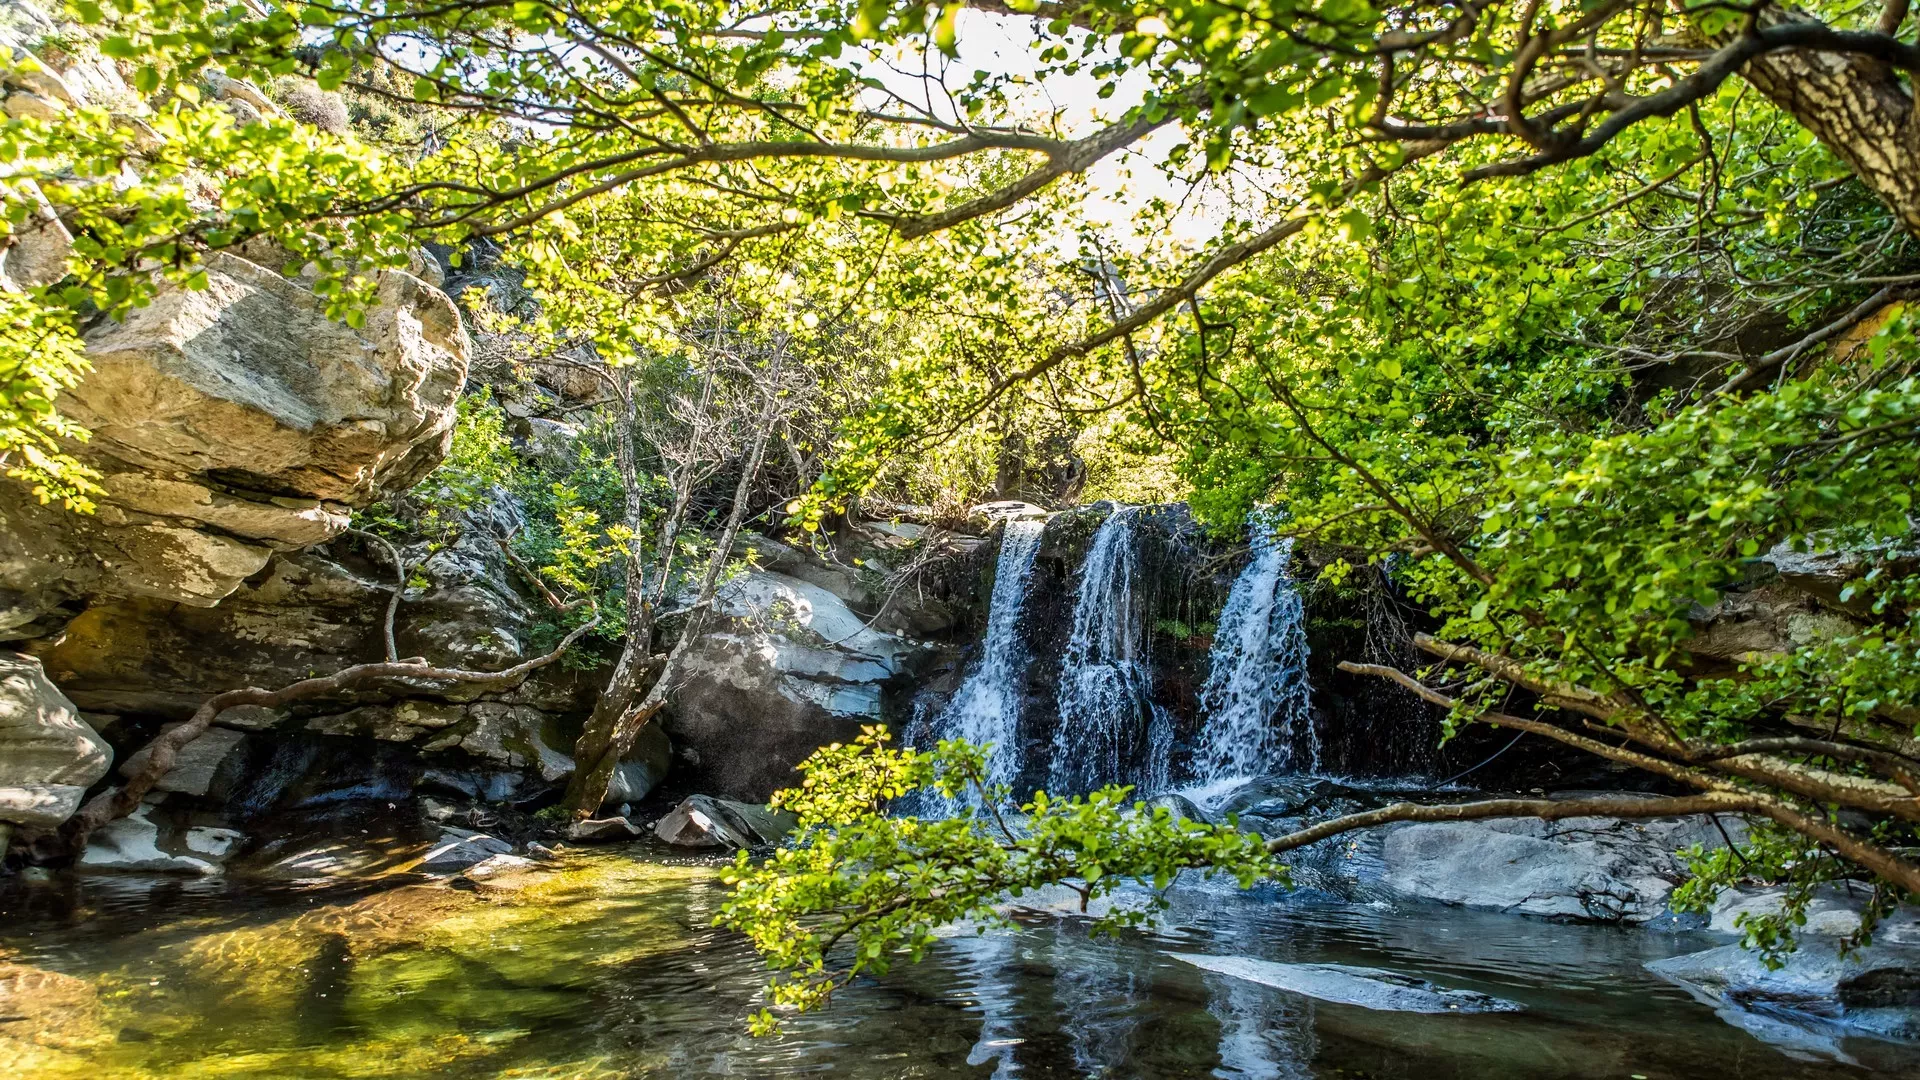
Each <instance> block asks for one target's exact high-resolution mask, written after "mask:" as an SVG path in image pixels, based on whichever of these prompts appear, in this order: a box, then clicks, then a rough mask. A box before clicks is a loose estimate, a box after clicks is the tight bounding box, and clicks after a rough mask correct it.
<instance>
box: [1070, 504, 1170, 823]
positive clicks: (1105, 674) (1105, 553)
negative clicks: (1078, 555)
mask: <svg viewBox="0 0 1920 1080" xmlns="http://www.w3.org/2000/svg"><path fill="white" fill-rule="evenodd" d="M1138 509H1139V508H1138V507H1132V506H1123V507H1121V508H1119V509H1117V510H1115V511H1114V512H1113V513H1111V514H1109V515H1108V516H1107V520H1106V521H1104V522H1102V523H1101V525H1100V528H1099V530H1098V531H1096V532H1095V533H1094V534H1093V542H1092V544H1091V545H1089V546H1088V548H1087V557H1086V560H1085V561H1084V562H1083V563H1082V564H1081V567H1080V587H1079V590H1078V592H1077V594H1076V596H1075V598H1074V607H1073V633H1072V635H1071V636H1070V637H1069V638H1068V639H1067V648H1066V653H1065V655H1064V657H1063V658H1062V661H1061V665H1060V689H1059V693H1058V695H1057V697H1056V701H1057V704H1058V707H1059V719H1058V721H1057V724H1056V726H1055V728H1054V733H1053V762H1052V768H1051V770H1050V775H1049V780H1048V783H1049V788H1050V790H1052V791H1054V792H1057V793H1068V794H1073V793H1080V792H1086V791H1091V790H1093V789H1094V788H1097V787H1100V786H1102V785H1105V784H1114V783H1131V784H1134V785H1135V786H1136V787H1137V788H1139V789H1140V790H1141V793H1152V792H1153V791H1157V790H1164V789H1165V787H1166V785H1167V771H1168V769H1167V762H1168V759H1169V758H1170V756H1171V754H1172V746H1173V718H1172V717H1171V716H1170V715H1168V714H1167V713H1166V712H1165V710H1162V709H1158V708H1156V707H1155V706H1154V705H1153V704H1152V702H1151V701H1150V698H1151V695H1152V691H1153V670H1152V668H1151V667H1150V666H1149V665H1148V663H1147V657H1146V635H1145V627H1144V625H1143V612H1142V606H1141V604H1140V599H1141V598H1140V597H1139V596H1138V595H1137V594H1136V589H1135V582H1136V581H1137V580H1138V578H1139V563H1140V556H1139V545H1138V542H1137V537H1136V530H1135V527H1134V526H1135V523H1136V521H1137V519H1138V516H1139V515H1138ZM1156 785H1157V786H1156Z"/></svg>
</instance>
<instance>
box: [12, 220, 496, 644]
mask: <svg viewBox="0 0 1920 1080" xmlns="http://www.w3.org/2000/svg"><path fill="white" fill-rule="evenodd" d="M207 269H208V275H207V276H208V287H207V288H206V289H204V290H201V291H188V290H184V289H175V290H168V291H166V292H165V293H163V294H162V296H161V297H160V298H159V299H158V300H156V301H155V302H154V303H153V304H152V305H150V306H148V307H145V308H141V309H138V310H136V311H134V312H133V313H131V314H130V315H129V316H128V317H127V319H126V320H125V321H124V322H122V321H114V320H104V321H102V322H100V323H99V324H98V325H96V326H94V327H92V328H91V329H90V330H89V332H88V334H87V346H88V356H89V359H90V360H91V361H92V364H93V371H92V372H91V373H89V374H88V375H87V377H86V378H85V379H84V380H83V381H82V382H81V384H80V385H79V386H78V387H76V388H74V390H73V391H71V392H70V393H69V394H68V395H67V396H65V397H63V398H62V402H61V404H62V408H63V409H64V410H65V411H66V413H67V414H68V415H69V416H71V417H72V418H73V419H75V420H77V421H79V422H80V423H81V424H83V425H85V426H86V427H87V428H88V429H89V430H90V431H91V432H92V433H93V437H92V439H91V440H90V441H89V442H88V443H87V444H85V446H84V447H83V448H81V449H80V456H81V457H82V458H83V459H84V460H85V461H86V462H87V463H88V464H89V465H91V466H93V467H94V468H96V469H98V470H99V472H100V473H101V486H102V487H103V488H104V489H105V490H106V495H105V497H104V498H102V499H101V500H100V506H99V512H98V513H96V514H93V515H79V514H72V513H68V512H66V511H64V510H61V509H59V508H56V507H47V506H42V505H40V504H39V502H38V500H36V499H34V498H33V497H32V496H31V494H30V493H28V492H26V491H25V490H23V489H22V488H21V487H20V486H19V485H17V484H8V485H6V486H5V487H4V488H3V489H0V538H3V539H0V634H4V635H6V636H10V637H13V638H16V639H17V638H29V637H38V636H42V635H44V634H46V633H48V632H50V631H53V630H56V629H57V628H58V626H59V625H60V624H61V623H62V622H64V621H65V618H66V617H67V614H68V613H66V612H62V611H60V610H59V609H60V608H61V606H62V605H68V604H76V603H77V602H81V601H84V600H86V599H88V598H91V597H99V596H106V597H113V598H117V599H130V598H145V599H153V600H161V601H168V602H173V603H180V604H187V605H192V606H198V607H210V606H212V605H214V604H216V603H218V602H219V601H220V600H221V599H222V598H223V597H225V596H227V595H229V594H231V593H232V592H233V591H234V590H235V589H236V588H238V587H239V585H240V583H241V582H242V581H244V580H246V579H247V578H249V577H252V576H253V575H255V574H257V573H259V572H260V571H261V570H263V569H264V568H265V567H266V565H267V563H268V560H269V559H270V558H271V557H272V555H273V554H274V552H276V551H294V550H298V549H300V548H303V547H307V546H309V545H312V544H315V543H319V542H321V541H324V540H327V539H329V538H330V537H333V536H336V535H338V534H339V533H340V532H341V531H342V530H344V529H345V528H346V526H347V519H348V515H349V513H350V512H351V511H352V510H353V509H354V508H355V507H358V506H364V505H367V504H368V503H371V502H372V501H374V500H375V499H378V498H379V497H381V496H382V495H383V494H385V493H387V492H391V491H398V490H404V489H405V488H407V487H409V486H411V485H412V484H414V483H416V482H418V481H419V479H420V478H421V477H422V476H424V475H425V474H426V473H427V472H428V471H430V470H431V469H432V468H433V467H434V465H436V464H437V463H438V462H439V460H440V458H441V457H442V456H443V455H444V453H445V451H446V445H447V440H448V439H449V438H450V436H451V432H452V428H453V420H454V405H455V402H456V400H457V399H458V396H459V392H460V387H461V385H462V383H463V382H464V381H465V378H466V367H467V340H466V333H465V331H464V330H463V329H462V327H461V322H460V316H459V313H458V311H456V310H455V308H454V306H453V303H452V301H450V300H448V299H447V297H446V295H445V294H444V293H441V292H440V291H439V290H437V289H435V288H433V287H432V286H430V285H427V284H426V283H425V282H423V281H421V280H419V279H418V278H415V277H413V276H412V275H409V274H404V273H385V274H382V275H381V281H380V285H379V289H378V294H377V300H376V302H375V304H374V305H373V307H372V308H371V309H370V310H369V311H368V314H367V318H366V321H365V323H364V326H363V328H361V329H354V328H351V327H348V326H346V325H345V324H343V323H339V322H335V321H333V320H330V319H328V318H327V317H326V314H325V304H324V302H323V301H322V300H321V299H320V298H319V297H317V296H315V295H314V294H313V293H311V292H309V291H307V290H306V289H304V288H302V287H301V286H300V285H299V284H297V283H295V282H293V281H289V280H287V279H285V278H283V277H281V276H280V275H279V274H277V273H275V272H273V271H271V270H269V269H267V268H265V267H262V266H259V265H256V264H254V263H251V262H248V261H246V260H244V259H241V258H238V257H236V256H232V255H216V256H214V257H213V258H212V259H211V260H210V261H209V264H208V268H207Z"/></svg>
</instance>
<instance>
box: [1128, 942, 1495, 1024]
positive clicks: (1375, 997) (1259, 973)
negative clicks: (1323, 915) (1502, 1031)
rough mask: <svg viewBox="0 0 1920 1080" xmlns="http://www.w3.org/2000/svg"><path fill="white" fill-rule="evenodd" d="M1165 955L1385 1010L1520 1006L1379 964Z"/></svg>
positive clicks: (1311, 994) (1477, 1010)
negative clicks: (1403, 973) (1287, 962)
mask: <svg viewBox="0 0 1920 1080" xmlns="http://www.w3.org/2000/svg"><path fill="white" fill-rule="evenodd" d="M1165 955H1167V956H1170V957H1172V958H1174V959H1175V960H1178V961H1180V962H1181V963H1184V964H1192V965H1193V966H1194V967H1197V968H1201V969H1204V970H1206V971H1217V972H1219V973H1220V974H1222V975H1228V976H1231V977H1233V978H1236V979H1245V980H1247V981H1248V982H1255V983H1259V984H1260V985H1262V986H1271V987H1273V988H1275V989H1277V990H1286V991H1288V992H1290V993H1295V994H1304V995H1306V996H1307V997H1311V998H1317V999H1319V1000H1321V1001H1331V1002H1334V1003H1336V1004H1340V1005H1358V1006H1360V1007H1361V1008H1363V1009H1377V1010H1380V1011H1382V1012H1409V1013H1490V1012H1491V1013H1498V1012H1521V1011H1522V1007H1521V1006H1520V1005H1519V1004H1518V1003H1516V1002H1512V1001H1508V1000H1506V999H1504V998H1497V997H1492V996H1490V995H1488V994H1482V993H1479V992H1477V991H1474V990H1456V989H1453V988H1451V987H1445V986H1439V985H1436V984H1434V983H1431V982H1428V981H1427V980H1425V979H1418V978H1414V977H1413V976H1411V975H1402V974H1400V973H1399V972H1397V971H1385V970H1382V969H1380V968H1369V967H1348V966H1346V965H1344V964H1279V963H1274V962H1273V961H1271V960H1256V959H1253V958H1252V957H1247V956H1205V955H1201V954H1198V953H1177V952H1169V953H1166V954H1165Z"/></svg>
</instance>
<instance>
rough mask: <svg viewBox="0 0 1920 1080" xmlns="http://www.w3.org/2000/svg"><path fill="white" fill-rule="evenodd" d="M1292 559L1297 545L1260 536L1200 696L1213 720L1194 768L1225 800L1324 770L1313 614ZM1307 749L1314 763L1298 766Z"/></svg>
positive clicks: (1203, 786) (1225, 615)
mask: <svg viewBox="0 0 1920 1080" xmlns="http://www.w3.org/2000/svg"><path fill="white" fill-rule="evenodd" d="M1292 557H1293V541H1292V540H1290V539H1279V540H1276V539H1274V538H1272V537H1270V536H1267V535H1265V533H1264V530H1259V529H1256V530H1255V540H1254V558H1253V561H1252V562H1250V563H1248V564H1247V568H1246V569H1245V570H1242V571H1241V572H1240V576H1239V577H1238V578H1236V579H1235V580H1234V583H1233V591H1232V592H1231V593H1230V594H1228V597H1227V605H1226V607H1225V608H1223V609H1221V612H1220V624H1219V628H1218V629H1217V630H1215V632H1214V636H1213V650H1212V652H1211V654H1210V655H1209V656H1208V667H1209V670H1208V673H1207V684H1206V686H1205V687H1204V688H1203V689H1202V690H1201V691H1200V708H1201V715H1202V716H1204V717H1205V718H1206V720H1205V727H1204V728H1203V729H1202V731H1201V733H1200V743H1199V745H1198V746H1196V747H1195V748H1194V754H1193V762H1192V766H1191V770H1192V774H1193V775H1192V779H1193V782H1194V785H1195V789H1196V790H1199V791H1203V792H1206V793H1208V794H1211V795H1218V794H1220V793H1223V792H1225V791H1230V790H1232V788H1234V787H1237V786H1238V784H1237V781H1240V780H1244V779H1247V778H1250V777H1253V776H1258V775H1261V774H1264V773H1280V772H1288V771H1290V770H1293V769H1295V768H1298V767H1301V766H1304V769H1305V771H1306V772H1308V773H1317V772H1319V771H1320V741H1319V737H1318V736H1317V735H1316V733H1315V732H1314V730H1313V713H1312V703H1313V702H1312V690H1311V688H1310V687H1309V685H1308V683H1307V634H1306V624H1305V616H1306V612H1305V607H1304V605H1303V604H1302V603H1301V601H1300V593H1299V591H1298V590H1297V589H1296V588H1295V587H1294V582H1293V575H1292V574H1291V573H1290V572H1289V571H1288V569H1287V564H1288V563H1289V562H1290V561H1291V559H1292ZM1302 750H1304V751H1305V757H1306V760H1305V761H1304V762H1299V763H1296V761H1295V758H1296V756H1297V755H1298V754H1299V753H1300V752H1301V751H1302Z"/></svg>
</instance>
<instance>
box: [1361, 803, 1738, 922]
mask: <svg viewBox="0 0 1920 1080" xmlns="http://www.w3.org/2000/svg"><path fill="white" fill-rule="evenodd" d="M1727 825H1728V827H1729V829H1731V830H1734V835H1735V836H1736V837H1737V836H1739V835H1740V832H1739V831H1738V823H1737V822H1733V821H1729V822H1727ZM1723 843H1724V841H1723V840H1722V838H1721V835H1720V833H1719V831H1718V830H1717V829H1716V828H1715V827H1714V826H1713V824H1712V823H1711V822H1708V821H1705V820H1702V819H1699V818H1654V819H1647V820H1621V819H1618V818H1598V817H1581V818H1565V819H1562V820H1560V821H1541V820H1538V819H1533V818H1517V819H1512V820H1500V821H1460V822H1442V823H1433V824H1417V825H1402V826H1399V827H1397V828H1395V829H1392V830H1391V831H1389V832H1388V833H1387V834H1386V838H1385V841H1384V844H1383V852H1382V857H1383V860H1384V864H1385V865H1384V871H1383V874H1382V883H1383V884H1385V885H1386V886H1387V887H1388V888H1390V889H1392V890H1394V891H1395V892H1398V893H1400V894H1402V895H1404V896H1409V897H1415V898H1418V899H1423V900H1434V901H1438V902H1440V903H1444V904H1458V905H1461V906H1465V907H1476V908H1488V909H1492V910H1496V911H1506V912H1511V913H1514V914H1519V915H1534V916H1539V917H1544V918H1552V919H1569V920H1581V921H1587V920H1592V921H1599V922H1625V923H1642V922H1648V921H1650V920H1652V919H1655V918H1658V917H1660V916H1661V915H1663V914H1665V913H1666V910H1667V899H1668V897H1669V896H1671V895H1672V893H1673V889H1674V887H1675V886H1676V885H1678V884H1679V883H1680V882H1681V881H1683V880H1685V877H1686V867H1685V865H1684V863H1683V862H1682V861H1681V859H1680V858H1679V857H1678V856H1677V855H1676V854H1675V853H1676V852H1678V851H1680V850H1681V849H1683V848H1687V847H1691V846H1692V845H1694V844H1701V845H1704V846H1706V847H1717V846H1720V845H1722V844H1723Z"/></svg>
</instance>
